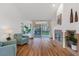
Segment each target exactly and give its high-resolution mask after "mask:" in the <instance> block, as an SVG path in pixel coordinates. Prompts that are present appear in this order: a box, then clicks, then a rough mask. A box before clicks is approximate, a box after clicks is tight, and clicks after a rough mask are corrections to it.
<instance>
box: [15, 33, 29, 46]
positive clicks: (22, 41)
mask: <svg viewBox="0 0 79 59" xmlns="http://www.w3.org/2000/svg"><path fill="white" fill-rule="evenodd" d="M14 38H15V39H16V40H17V44H20V45H22V44H25V43H28V40H29V37H28V36H23V35H22V34H21V33H17V34H14Z"/></svg>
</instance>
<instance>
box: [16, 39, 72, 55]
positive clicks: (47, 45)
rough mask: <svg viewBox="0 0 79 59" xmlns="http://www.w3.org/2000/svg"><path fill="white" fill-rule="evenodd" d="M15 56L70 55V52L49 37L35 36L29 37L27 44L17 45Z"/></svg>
mask: <svg viewBox="0 0 79 59" xmlns="http://www.w3.org/2000/svg"><path fill="white" fill-rule="evenodd" d="M17 56H72V54H71V53H70V52H69V51H68V50H67V49H66V48H62V47H60V46H59V45H58V44H57V43H55V42H54V41H53V40H51V39H48V38H35V39H29V43H28V44H24V45H21V46H18V47H17Z"/></svg>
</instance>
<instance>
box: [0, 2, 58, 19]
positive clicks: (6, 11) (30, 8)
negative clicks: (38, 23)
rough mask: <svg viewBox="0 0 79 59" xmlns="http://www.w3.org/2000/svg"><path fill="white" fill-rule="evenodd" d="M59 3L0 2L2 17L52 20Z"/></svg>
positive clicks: (0, 14) (0, 17) (0, 16)
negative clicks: (53, 4)
mask: <svg viewBox="0 0 79 59" xmlns="http://www.w3.org/2000/svg"><path fill="white" fill-rule="evenodd" d="M58 6H59V4H58V3H57V4H55V7H53V6H52V3H0V19H11V20H52V19H53V17H54V15H55V13H56V11H57V9H58Z"/></svg>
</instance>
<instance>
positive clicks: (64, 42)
mask: <svg viewBox="0 0 79 59" xmlns="http://www.w3.org/2000/svg"><path fill="white" fill-rule="evenodd" d="M65 46H66V40H65V31H64V30H63V48H65Z"/></svg>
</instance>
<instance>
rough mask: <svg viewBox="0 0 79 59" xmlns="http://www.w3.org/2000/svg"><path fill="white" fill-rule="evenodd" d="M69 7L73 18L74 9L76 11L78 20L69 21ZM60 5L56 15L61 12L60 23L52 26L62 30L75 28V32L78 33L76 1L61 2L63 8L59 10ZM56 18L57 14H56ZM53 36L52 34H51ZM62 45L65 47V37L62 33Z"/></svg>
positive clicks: (77, 7)
mask: <svg viewBox="0 0 79 59" xmlns="http://www.w3.org/2000/svg"><path fill="white" fill-rule="evenodd" d="M71 8H72V9H73V15H74V19H75V11H77V12H78V13H77V14H78V22H74V23H70V12H71ZM59 10H61V9H60V7H59V8H58V11H57V15H58V14H59V13H61V12H62V25H57V26H55V27H54V30H55V29H59V30H62V31H63V32H65V31H66V30H76V33H79V4H77V3H72V4H71V3H69V4H68V3H66V4H63V10H62V11H60V12H59ZM56 19H57V16H56ZM53 37H54V36H53ZM63 47H65V38H64V33H63Z"/></svg>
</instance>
